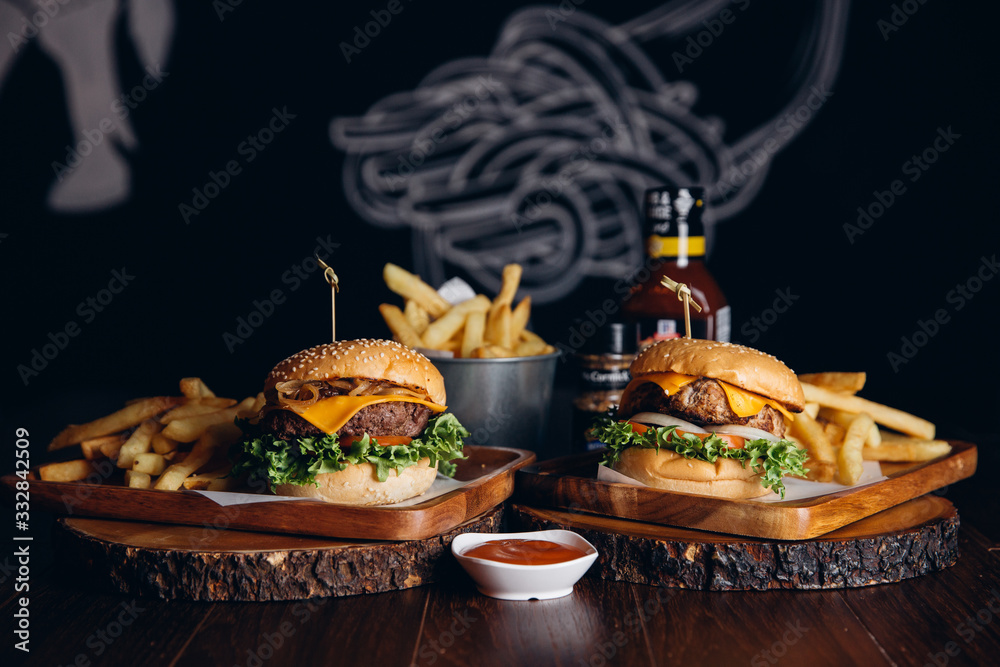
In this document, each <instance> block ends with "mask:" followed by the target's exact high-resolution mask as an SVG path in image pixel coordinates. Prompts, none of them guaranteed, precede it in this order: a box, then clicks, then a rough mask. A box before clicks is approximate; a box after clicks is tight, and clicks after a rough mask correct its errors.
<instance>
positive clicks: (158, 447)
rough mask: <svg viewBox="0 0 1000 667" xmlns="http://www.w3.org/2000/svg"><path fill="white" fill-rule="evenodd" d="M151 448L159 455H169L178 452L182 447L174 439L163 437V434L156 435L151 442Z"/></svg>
mask: <svg viewBox="0 0 1000 667" xmlns="http://www.w3.org/2000/svg"><path fill="white" fill-rule="evenodd" d="M149 444H150V447H151V448H152V449H153V451H154V452H156V453H157V454H167V453H169V452H173V451H176V450H177V448H178V447H179V446H180V443H179V442H177V441H176V440H174V439H172V438H168V437H167V436H165V435H163V432H162V431H161V432H159V433H154V434H153V437H152V438H150V440H149Z"/></svg>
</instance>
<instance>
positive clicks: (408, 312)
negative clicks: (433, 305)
mask: <svg viewBox="0 0 1000 667" xmlns="http://www.w3.org/2000/svg"><path fill="white" fill-rule="evenodd" d="M403 315H404V316H405V317H406V321H407V322H409V323H410V326H411V327H413V330H414V331H416V332H417V335H418V336H419V335H420V334H422V333H423V332H424V331H425V330H426V329H427V325H428V324H430V323H431V316H430V314H429V313H428V312H427V311H426V310H424V308H423V306H421V305H420V304H419V303H417V302H416V301H414V300H413V299H407V300H406V305H405V306H404V307H403Z"/></svg>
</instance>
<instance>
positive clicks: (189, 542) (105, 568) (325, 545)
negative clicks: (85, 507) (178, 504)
mask: <svg viewBox="0 0 1000 667" xmlns="http://www.w3.org/2000/svg"><path fill="white" fill-rule="evenodd" d="M502 519H503V506H502V505H501V506H498V507H494V508H492V509H490V510H488V511H486V512H485V513H484V514H482V515H480V516H478V517H475V518H474V519H472V520H470V521H466V522H464V523H462V524H461V525H459V526H457V527H455V528H452V529H451V530H449V531H447V532H446V533H444V534H442V535H439V536H437V537H432V538H429V539H424V540H412V541H408V542H374V541H368V540H362V541H346V540H331V539H329V538H320V537H303V536H299V535H275V534H264V533H248V532H243V531H236V530H212V531H205V530H204V529H202V528H200V527H194V526H164V525H163V524H154V523H137V522H133V521H115V520H111V519H83V518H61V519H59V520H58V521H57V522H56V530H55V533H54V538H53V539H54V542H55V546H56V549H55V551H56V553H57V554H58V556H59V558H60V559H61V563H60V567H61V568H63V569H64V570H65V571H69V572H74V571H77V570H79V569H82V570H83V573H82V574H83V575H84V576H85V579H84V580H85V581H88V582H91V583H93V584H96V585H97V586H98V587H105V588H111V589H112V590H115V591H118V592H121V593H125V594H128V595H148V596H155V597H159V598H163V599H168V600H172V599H185V600H209V601H220V600H242V601H254V602H256V601H264V600H302V599H306V598H312V597H329V596H343V595H359V594H362V593H381V592H383V591H395V590H403V589H406V588H413V587H415V586H420V585H422V584H427V583H431V582H433V581H437V580H440V579H442V578H444V577H447V576H459V569H460V568H459V566H458V564H457V563H456V562H455V560H454V558H452V557H451V554H450V553H449V548H450V545H451V541H452V539H454V537H455V536H456V535H459V534H461V533H468V532H476V533H495V532H498V531H499V530H500V525H501V523H502Z"/></svg>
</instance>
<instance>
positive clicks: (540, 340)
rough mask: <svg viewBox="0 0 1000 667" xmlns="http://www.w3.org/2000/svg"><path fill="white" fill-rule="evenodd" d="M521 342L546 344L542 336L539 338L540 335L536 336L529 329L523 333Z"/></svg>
mask: <svg viewBox="0 0 1000 667" xmlns="http://www.w3.org/2000/svg"><path fill="white" fill-rule="evenodd" d="M521 340H525V341H533V342H537V343H544V342H545V339H544V338H542V337H541V336H539V335H538V334H536V333H535V332H534V331H528V330H527V329H524V330H523V331H521Z"/></svg>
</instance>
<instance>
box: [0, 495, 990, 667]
mask: <svg viewBox="0 0 1000 667" xmlns="http://www.w3.org/2000/svg"><path fill="white" fill-rule="evenodd" d="M959 507H960V508H961V505H959ZM973 514H976V515H977V516H980V515H979V513H977V512H973ZM982 516H983V519H981V520H985V515H982ZM986 527H987V532H986V533H984V531H982V530H980V529H978V528H977V527H976V526H974V525H970V522H969V521H966V522H965V523H964V524H963V527H962V529H961V538H960V544H961V550H962V555H961V558H960V560H959V563H958V564H957V565H956V566H955V567H953V568H950V569H948V570H946V571H943V572H940V573H937V574H934V575H930V576H926V577H922V578H918V579H911V580H908V581H903V582H901V583H898V584H889V585H882V586H874V587H869V588H861V589H853V590H839V591H817V592H811V591H773V592H735V593H733V592H730V593H709V592H701V591H688V590H680V589H665V588H654V587H650V586H642V585H637V584H626V583H616V582H606V581H602V580H599V579H596V578H591V577H585V578H584V579H583V580H581V582H580V583H579V584H577V586H576V589H575V591H574V592H573V594H572V595H570V596H568V597H565V598H562V599H558V600H549V601H532V602H503V601H499V600H494V599H491V598H487V597H484V596H482V595H479V594H478V593H477V592H476V590H475V588H474V586H473V585H472V583H471V581H470V580H469V579H468V578H466V577H465V576H464V574H462V575H461V576H457V577H455V578H454V579H453V580H450V581H447V582H444V583H440V584H434V585H429V586H423V587H420V588H415V589H411V590H407V591H401V592H393V593H383V594H378V595H366V596H356V597H346V598H328V599H316V600H310V601H301V602H270V603H214V604H213V603H195V602H178V601H162V600H158V599H147V598H131V597H126V596H122V595H113V594H108V593H107V592H102V591H98V590H93V589H92V588H91V587H90V586H89V585H88V583H87V582H83V581H79V580H75V579H74V578H73V577H72V576H67V575H66V574H65V573H63V572H61V571H57V570H56V569H55V568H53V567H51V566H50V567H48V568H46V569H44V570H43V571H42V572H37V571H36V572H35V573H33V575H32V581H31V590H30V607H29V608H30V610H31V643H30V647H31V653H30V655H28V656H25V655H24V654H23V653H20V652H18V651H16V650H14V649H13V644H14V641H15V639H13V638H12V633H11V632H6V633H4V636H5V640H4V646H3V657H2V658H0V660H2V662H0V664H4V665H7V664H17V663H18V662H25V663H26V664H33V665H71V664H77V665H88V664H94V665H98V664H102V665H107V664H110V665H118V664H129V665H132V664H135V665H247V666H254V665H256V666H260V665H264V664H273V665H326V664H330V665H341V664H359V665H364V664H371V665H380V666H382V665H409V664H416V665H572V666H574V667H575V666H585V665H593V666H595V667H596V666H600V665H606V664H619V665H663V664H685V665H702V664H708V665H731V664H750V665H754V666H758V665H760V666H763V665H776V664H779V663H780V664H786V665H802V664H808V665H810V666H811V667H816V666H818V665H847V664H858V665H882V664H898V665H924V664H931V665H946V664H948V665H957V664H978V665H986V664H998V663H1000V571H998V565H1000V561H998V556H1000V546H997V544H996V542H995V539H996V536H997V535H996V529H995V526H994V525H993V524H989V525H987V526H986ZM12 583H13V580H12V579H8V581H6V582H4V584H3V586H4V589H3V590H4V597H3V603H2V605H0V615H2V617H3V618H4V619H6V621H5V623H6V624H7V626H8V627H10V624H11V618H12V614H13V612H14V611H15V610H16V609H17V606H16V602H15V592H14V591H13V589H12Z"/></svg>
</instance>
